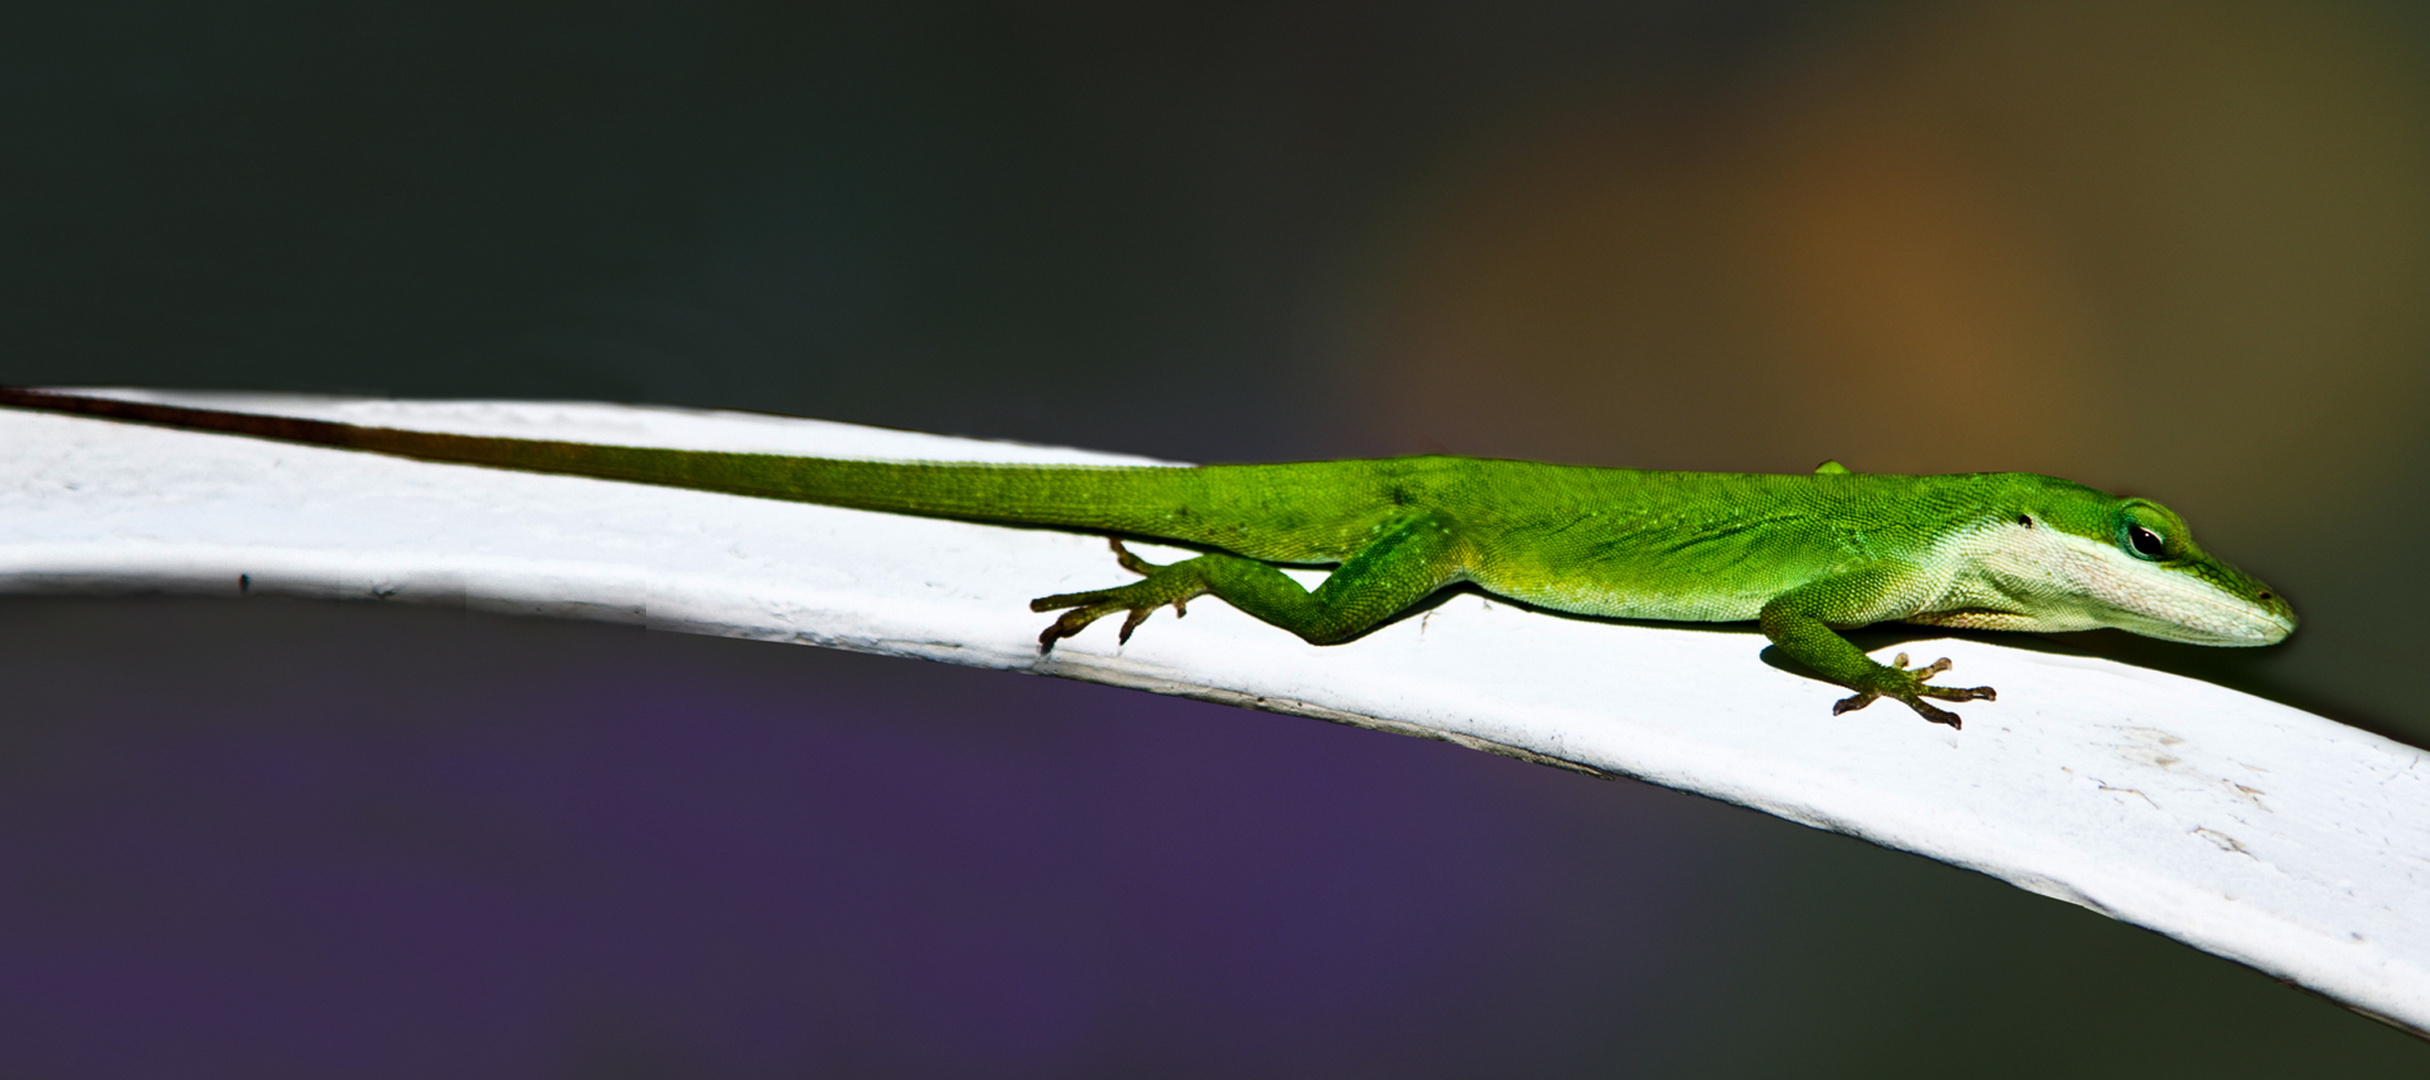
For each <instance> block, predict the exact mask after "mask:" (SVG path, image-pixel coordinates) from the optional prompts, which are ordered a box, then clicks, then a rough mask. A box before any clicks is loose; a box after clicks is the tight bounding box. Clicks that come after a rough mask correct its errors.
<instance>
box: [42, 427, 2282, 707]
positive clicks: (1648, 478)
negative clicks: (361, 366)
mask: <svg viewBox="0 0 2430 1080" xmlns="http://www.w3.org/2000/svg"><path fill="white" fill-rule="evenodd" d="M0 405H6V406H14V407H19V408H27V409H40V410H46V411H52V412H66V413H77V414H82V415H87V416H99V417H109V418H114V419H119V420H132V421H139V422H143V423H150V424H159V425H164V426H168V427H175V428H185V429H193V430H201V431H215V432H224V433H229V434H236V435H246V436H253V437H257V438H265V439H276V440H281V441H286V442H295V443H305V444H309V445H314V446H328V447H340V448H346V449H353V450H363V451H370V452H374V453H381V454H391V455H395V456H399V457H407V458H415V459H419V460H424V461H437V462H450V463H456V464H464V465H479V466H488V467H492V468H501V469H515V470H521V471H526V472H539V473H559V474H570V475H576V476H589V477H600V478H605V479H611V480H622V481H630V482H634V483H644V484H660V485H665V486H669V487H679V488H691V489H697V490H703V491H716V492H726V493H731V494H737V495H748V496H756V497H760V498H770V499H788V500H794V501H799V502H811V503H821V504H826V505H831V506H844V507H854V508H858V509H863V510H879V511H887V512H891V513H898V514H915V515H920V516H925V517H941V518H956V519H960V520H965V521H982V522H996V523H1005V524H1017V525H1041V526H1049V527H1058V528H1067V529H1075V530H1085V531H1089V532H1100V533H1105V534H1107V535H1108V536H1109V538H1110V540H1111V543H1112V544H1113V548H1114V552H1115V556H1116V559H1117V560H1118V561H1119V562H1120V563H1121V565H1122V566H1123V567H1124V568H1125V569H1128V570H1130V571H1131V572H1133V573H1136V574H1139V575H1141V580H1139V581H1134V582H1131V583H1129V584H1126V585H1118V586H1114V587H1112V588H1106V589H1095V590H1090V591H1088V592H1077V593H1064V594H1059V595H1055V596H1045V597H1040V598H1038V599H1037V600H1035V601H1032V602H1031V604H1030V607H1031V609H1032V610H1035V611H1041V612H1044V611H1056V610H1061V611H1062V612H1063V614H1062V615H1061V616H1060V617H1058V618H1057V619H1056V620H1055V621H1054V623H1053V625H1050V626H1048V627H1047V628H1046V630H1045V632H1044V633H1042V634H1040V635H1039V636H1038V643H1039V647H1040V648H1041V649H1042V650H1046V649H1052V648H1053V647H1054V644H1055V642H1056V641H1057V640H1059V639H1062V638H1067V637H1071V636H1072V635H1074V634H1077V633H1079V632H1080V631H1081V630H1082V629H1083V628H1085V627H1087V626H1088V625H1089V624H1090V623H1093V622H1095V621H1096V620H1098V619H1099V618H1102V617H1104V616H1106V615H1110V614H1113V613H1115V612H1118V611H1119V612H1124V613H1126V617H1125V618H1124V620H1123V624H1122V629H1121V632H1120V639H1121V640H1123V641H1128V640H1130V636H1131V632H1132V631H1133V630H1136V629H1137V628H1138V627H1139V624H1140V623H1141V622H1143V621H1145V620H1146V618H1147V617H1148V615H1149V614H1151V613H1153V612H1154V611H1155V610H1156V609H1158V608H1160V607H1163V606H1166V605H1171V606H1172V608H1173V609H1174V611H1175V613H1176V614H1181V613H1186V608H1185V605H1186V604H1187V603H1188V601H1190V600H1191V599H1194V598H1196V597H1199V596H1206V595H1212V596H1215V597H1217V598H1219V599H1221V600H1223V601H1224V602H1226V603H1229V604H1231V605H1232V606H1234V607H1236V608H1239V609H1240V610H1242V611H1244V612H1247V613H1248V614H1250V615H1252V616H1254V617H1256V618H1257V619H1259V620H1262V621H1264V622H1266V623H1270V624H1272V625H1274V626H1277V627H1280V628H1282V629H1284V630H1288V631H1290V632H1292V633H1294V634H1297V635H1299V636H1300V637H1301V638H1304V639H1306V640H1307V641H1309V642H1311V643H1313V644H1317V645H1332V644H1338V643H1340V642H1344V641H1348V640H1350V639H1352V638H1355V637H1357V636H1359V635H1360V634H1363V633H1365V632H1366V631H1368V630H1370V629H1372V628H1374V627H1375V626H1377V625H1378V624H1381V623H1383V622H1385V621H1386V620H1389V619H1391V618H1392V617H1393V616H1394V615H1396V614H1398V613H1400V612H1401V611H1402V610H1404V609H1406V608H1408V607H1409V606H1410V605H1412V604H1415V603H1417V602H1418V601H1420V600H1423V599H1425V598H1426V597H1427V596H1428V595H1430V594H1432V593H1434V592H1435V591H1436V590H1439V589H1442V588H1444V587H1446V586H1449V585H1453V584H1456V583H1460V582H1473V583H1475V584H1476V585H1477V586H1479V587H1480V588H1483V589H1484V590H1486V591H1487V592H1490V593H1494V594H1497V595H1500V596H1505V597H1509V598H1512V599H1516V600H1521V601H1524V602H1527V603H1530V604H1534V605H1537V606H1540V607H1545V608H1550V609H1553V610H1557V611H1567V612H1575V613H1578V614H1583V615H1597V616H1609V617H1617V618H1628V619H1656V620H1674V621H1691V622H1722V621H1745V620H1753V621H1755V622H1756V623H1757V624H1759V625H1760V626H1761V627H1762V628H1763V632H1764V635H1765V636H1766V637H1769V638H1770V639H1771V640H1772V642H1773V643H1774V644H1776V645H1777V646H1779V648H1780V650H1781V651H1782V652H1783V653H1785V654H1787V655H1788V656H1789V657H1790V658H1791V659H1794V660H1796V661H1797V662H1799V663H1800V664H1803V665H1804V666H1805V667H1807V668H1808V669H1810V670H1812V671H1813V672H1815V673H1816V674H1818V675H1820V676H1822V677H1823V678H1825V679H1828V680H1830V681H1832V682H1834V683H1838V684H1839V685H1841V686H1844V687H1847V688H1848V689H1850V690H1853V691H1855V695H1854V696H1852V697H1849V698H1846V699H1843V700H1841V701H1840V702H1838V703H1837V704H1836V705H1834V706H1833V707H1832V710H1831V711H1832V712H1833V713H1843V712H1847V711H1849V710H1851V709H1860V708H1863V707H1865V706H1866V705H1869V704H1871V703H1872V702H1873V701H1874V700H1875V699H1876V698H1885V697H1886V698H1892V699H1895V700H1898V701H1901V702H1904V703H1906V704H1907V705H1908V706H1909V707H1911V708H1913V709H1914V710H1915V711H1916V712H1918V713H1920V714H1922V715H1923V717H1924V718H1925V719H1927V720H1931V721H1933V722H1935V723H1941V724H1947V725H1949V726H1951V727H1953V728H1954V727H1958V726H1959V720H1958V717H1957V715H1956V714H1954V713H1951V712H1949V711H1947V710H1945V709H1941V708H1938V707H1936V706H1934V705H1932V704H1929V703H1928V702H1927V701H1926V700H1925V699H1927V698H1934V699H1939V700H1944V701H1968V700H1976V699H1982V700H1989V699H1991V698H1992V697H1993V696H1994V695H1993V692H1992V690H1991V688H1990V687H1987V686H1984V687H1970V688H1959V687H1947V686H1935V685H1932V684H1930V683H1929V682H1927V681H1926V680H1928V679H1929V678H1931V677H1932V676H1934V675H1937V674H1940V673H1941V672H1943V671H1946V670H1948V669H1949V661H1947V660H1945V659H1944V660H1940V661H1937V662H1935V663H1932V664H1929V665H1926V666H1924V667H1920V668H1910V667H1908V666H1907V658H1906V657H1905V656H1904V655H1903V654H1902V655H1900V656H1899V657H1898V658H1897V660H1896V662H1895V663H1893V664H1881V663H1876V662H1874V661H1873V660H1872V659H1871V658H1869V657H1867V656H1866V655H1865V654H1864V652H1863V651H1861V650H1859V649H1858V648H1857V647H1856V646H1855V645H1854V644H1853V643H1851V642H1849V641H1848V639H1847V638H1845V637H1842V636H1840V633H1839V632H1840V631H1841V630H1845V629H1850V628H1854V627H1860V626H1865V625H1868V624H1871V623H1878V622H1889V621H1904V622H1910V623H1923V624H1927V625H1933V626H1950V627H1971V628H1977V629H1989V630H2028V631H2061V630H2088V629H2093V628H2096V627H2105V626H2107V627H2117V628H2120V629H2124V630H2130V631H2133V632H2135V633H2139V634H2145V635H2149V636H2151V637H2157V638H2164V639H2167V640H2171V641H2183V642H2192V643H2195V644H2202V645H2269V644H2273V643H2275V642H2278V641H2281V640H2283V639H2285V637H2286V636H2287V635H2288V634H2289V633H2291V632H2293V630H2294V629H2295V613H2294V610H2293V609H2292V608H2291V607H2289V606H2288V604H2287V602H2286V600H2285V599H2284V598H2282V597H2280V596H2278V595H2277V594H2276V593H2275V592H2273V591H2271V590H2270V588H2269V587H2268V586H2266V585H2264V584H2262V583H2261V582H2260V581H2258V580H2255V579H2254V578H2253V577H2251V576H2250V575H2247V574H2245V573H2244V572H2242V571H2240V570H2237V569H2236V568H2235V567H2232V566H2229V565H2228V564H2226V563H2224V562H2221V561H2219V560H2218V559H2216V558H2214V557H2212V556H2211V555H2210V553H2208V552H2206V551H2204V550H2203V549H2202V548H2201V547H2199V546H2197V545H2196V544H2195V543H2194V540H2193V537H2192V535H2191V534H2189V533H2188V532H2187V530H2186V527H2185V523H2184V522H2183V521H2182V520H2180V519H2179V518H2178V517H2177V515H2176V514H2174V513H2171V512H2170V511H2169V510H2167V509H2166V508H2164V507H2162V506H2160V505H2159V504H2157V503H2154V502H2150V501H2148V500H2145V499H2132V498H2119V497H2116V496H2112V495H2108V494H2105V493H2103V492H2099V491H2095V490H2093V489H2092V488H2088V487H2085V486H2083V485H2081V484H2076V483H2072V482H2070V481H2066V480H2060V479H2056V478H2053V477H2048V476H2037V475H2034V474H2030V473H1971V474H1959V475H1948V476H1893V475H1879V474H1862V473H1853V472H1849V471H1848V470H1846V469H1844V468H1841V467H1840V466H1839V465H1838V464H1836V463H1830V462H1826V463H1825V464H1824V465H1823V466H1822V468H1820V469H1817V470H1816V471H1815V472H1813V473H1811V474H1800V475H1768V474H1754V473H1698V472H1650V471H1643V470H1637V469H1607V468H1591V467H1585V466H1571V465H1545V464H1538V463H1535V462H1526V461H1498V460H1488V459H1479V458H1459V457H1406V458H1386V459H1378V460H1363V461H1317V462H1299V463H1291V464H1276V465H1204V466H1163V467H1160V466H1135V467H1134V466H1074V465H1062V466H1057V465H994V464H975V463H954V462H878V461H851V460H840V459H833V458H813V457H786V456H779V455H772V454H740V453H722V452H712V451H698V450H673V449H665V448H654V447H634V446H607V445H597V444H590V443H567V442H550V441H543V440H532V439H512V438H492V437H483V436H471V435H449V434H438V433H432V432H418V431H403V430H397V429H394V428H378V427H363V426H357V425H351V424H340V423H331V422H327V421H320V420H302V419H294V418H288V417H277V416H265V415H257V414H248V413H234V412H224V411H218V410H210V409H193V408H183V407H178V406H171V405H155V404H147V403H139V402H130V401H119V400H114V399H107V398H93V397H79V396H74V395H67V394H55V393H47V392H43V391H37V390H23V389H8V388H0ZM1124 536H1131V537H1144V538H1150V539H1156V540H1169V541H1177V542H1179V543H1182V544H1186V545H1190V546H1192V547H1196V548H1200V549H1203V550H1205V552H1206V553H1205V554H1201V555H1198V556H1196V557H1194V558H1188V559H1183V560H1181V561H1179V562H1174V563H1170V564H1164V565H1159V564H1155V563H1150V562H1147V561H1145V560H1142V559H1140V558H1139V557H1137V556H1135V555H1133V554H1131V553H1130V552H1129V551H1127V550H1125V549H1124V548H1123V546H1122V541H1121V538H1122V537H1124ZM1283 565H1298V566H1328V565H1329V566H1332V567H1334V570H1333V572H1332V574H1331V576H1329V577H1327V578H1326V579H1325V581H1324V583H1323V584H1321V585H1319V586H1318V587H1317V588H1316V590H1315V591H1314V592H1310V591H1309V590H1308V589H1307V588H1305V587H1303V586H1302V585H1300V584H1299V583H1298V582H1297V581H1295V580H1293V579H1292V578H1291V577H1290V576H1289V575H1286V574H1284V573H1283V572H1282V571H1281V570H1279V569H1277V567H1278V566H1283Z"/></svg>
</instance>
